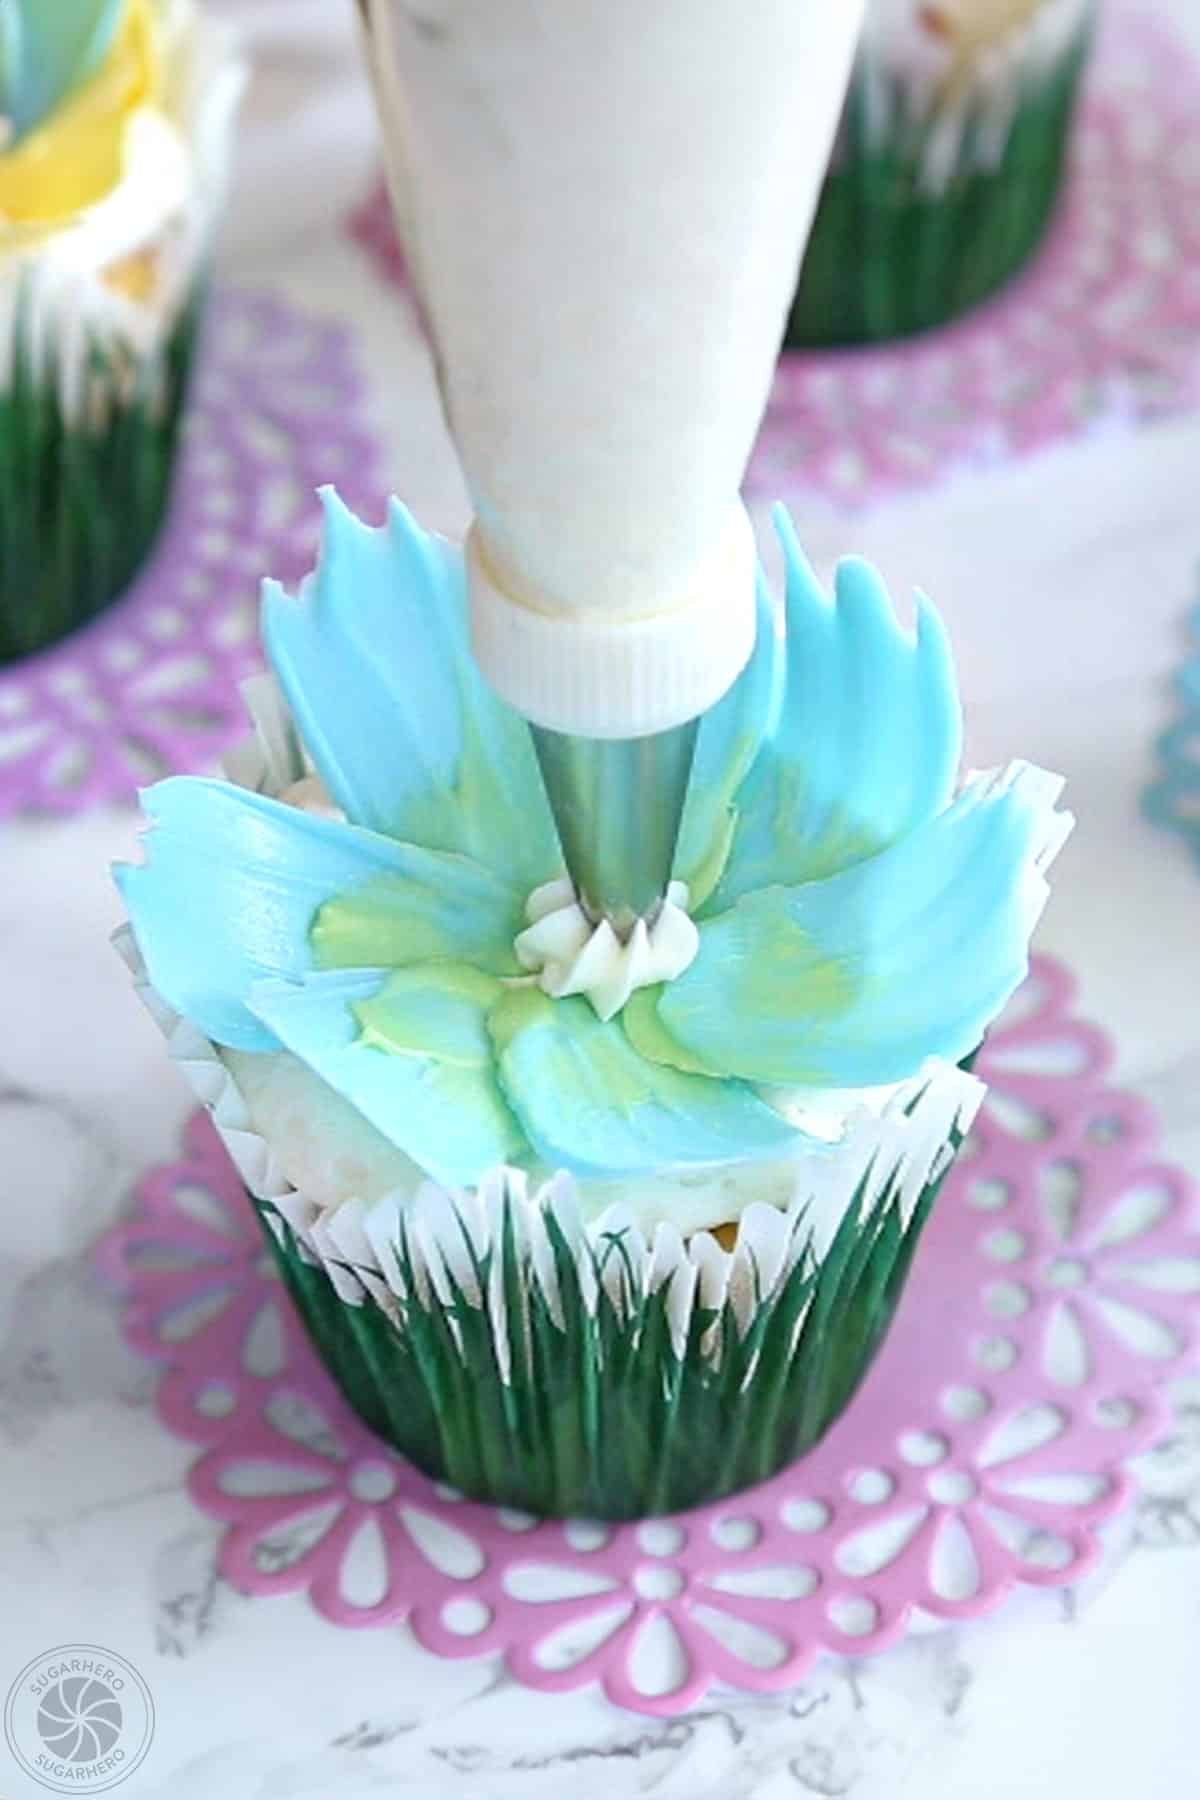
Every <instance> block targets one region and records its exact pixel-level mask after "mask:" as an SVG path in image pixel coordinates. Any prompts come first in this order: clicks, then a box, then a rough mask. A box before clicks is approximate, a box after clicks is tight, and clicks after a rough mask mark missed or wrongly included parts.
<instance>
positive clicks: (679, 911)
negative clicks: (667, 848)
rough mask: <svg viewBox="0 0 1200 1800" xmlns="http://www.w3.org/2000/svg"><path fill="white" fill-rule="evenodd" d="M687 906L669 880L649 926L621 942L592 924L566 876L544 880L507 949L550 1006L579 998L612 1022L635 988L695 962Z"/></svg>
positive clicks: (682, 888) (695, 937) (695, 940)
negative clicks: (531, 975)
mask: <svg viewBox="0 0 1200 1800" xmlns="http://www.w3.org/2000/svg"><path fill="white" fill-rule="evenodd" d="M687 902H688V891H687V887H686V885H685V883H684V882H682V881H673V882H672V883H671V885H670V887H669V888H668V889H667V897H666V899H665V900H664V901H663V904H662V907H661V909H660V911H659V914H658V917H657V918H656V919H655V921H654V923H653V925H651V926H649V927H648V928H647V925H646V921H645V919H639V920H638V922H637V924H636V925H635V926H634V928H633V930H632V932H631V933H630V935H629V938H628V940H627V941H626V942H625V943H622V942H621V939H620V938H619V937H618V936H617V934H616V932H615V931H614V930H613V928H612V926H611V925H610V924H609V922H608V920H607V919H602V920H601V921H600V923H599V924H598V925H594V924H593V923H592V921H591V920H590V919H589V918H588V916H587V914H586V913H585V912H584V910H583V908H582V906H580V904H579V901H578V900H577V899H576V897H575V889H574V887H573V886H572V885H571V883H570V882H569V881H568V880H567V879H566V878H565V877H564V878H563V879H561V880H559V881H548V882H546V883H545V885H544V886H542V887H540V888H535V889H534V891H533V893H532V894H530V896H529V899H528V901H527V902H526V905H525V916H526V918H527V919H528V920H529V929H528V930H527V931H523V932H521V934H520V936H519V937H518V938H517V940H516V942H515V944H514V945H513V948H514V949H515V951H516V953H517V960H518V962H519V963H520V964H521V967H522V968H523V969H529V970H530V971H531V972H533V973H535V974H536V975H537V978H538V985H539V986H540V988H541V989H542V991H543V993H546V994H549V995H551V996H552V997H553V998H554V999H555V1000H561V999H563V998H564V997H565V996H566V995H567V994H583V995H585V996H586V998H587V999H589V1000H590V1001H591V1003H592V1005H593V1006H594V1007H595V1009H596V1011H597V1013H598V1014H599V1015H600V1017H601V1018H602V1019H611V1018H614V1017H615V1015H616V1014H617V1013H619V1012H620V1010H621V1008H622V1007H623V1006H624V1004H625V1002H626V1001H627V1000H628V998H629V996H630V995H631V994H633V993H636V991H637V989H638V988H644V987H654V986H656V985H657V983H659V982H660V981H674V980H675V978H676V976H678V975H682V974H683V971H684V970H685V969H686V968H688V967H690V965H691V963H692V962H693V961H694V959H695V956H696V952H697V950H699V948H700V934H699V932H698V931H697V930H696V927H695V926H694V925H693V923H692V921H691V919H689V918H688V915H687V911H686V908H687Z"/></svg>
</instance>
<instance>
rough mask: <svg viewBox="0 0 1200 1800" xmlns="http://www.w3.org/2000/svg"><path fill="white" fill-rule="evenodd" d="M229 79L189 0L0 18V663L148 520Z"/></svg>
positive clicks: (177, 384) (94, 583)
mask: <svg viewBox="0 0 1200 1800" xmlns="http://www.w3.org/2000/svg"><path fill="white" fill-rule="evenodd" d="M241 83H242V71H241V67H240V64H239V63H238V61H237V59H236V57H235V56H234V54H233V50H232V43H231V39H230V37H229V35H228V34H227V32H226V31H225V30H224V29H223V28H221V27H218V26H216V25H214V24H213V23H211V22H210V21H208V20H206V19H205V18H204V17H203V16H202V15H201V14H200V13H198V12H197V11H196V10H195V9H194V8H193V7H192V5H191V4H190V0H9V4H8V5H7V6H6V8H5V12H4V16H3V19H2V20H0V117H2V118H3V120H4V121H5V127H6V136H5V141H4V144H3V147H2V148H0V661H6V660H11V659H13V658H15V657H19V656H22V655H25V654H27V653H29V652H30V651H33V650H37V649H39V648H41V647H42V646H44V645H46V644H48V643H50V642H52V641H54V640H55V639H56V638H58V637H61V636H62V635H64V634H65V633H66V632H68V631H70V630H71V629H72V628H73V627H74V626H76V625H78V624H81V623H82V622H84V621H85V620H87V619H88V618H90V617H91V616H92V615H93V614H95V613H96V612H98V611H99V610H100V609H101V608H102V607H104V606H105V605H107V603H108V602H109V601H110V600H112V599H114V598H116V596H117V595H118V594H119V593H120V592H121V591H122V590H123V589H124V588H125V586H126V585H127V583H128V582H129V580H130V579H131V577H132V576H133V575H134V574H135V573H136V571H137V569H138V567H139V565H140V564H141V562H142V560H143V559H144V557H145V555H146V553H147V551H148V550H149V548H150V546H151V544H152V542H153V540H154V536H155V534H156V532H157V530H158V527H159V525H160V523H161V521H162V517H163V513H164V510H165V506H166V502H167V497H168V493H169V487H170V478H171V471H172V465H173V460H174V455H175V450H176V444H177V437H178V428H179V421H180V413H181V408H182V405H183V400H184V396H185V392H186V385H187V376H188V371H189V368H190V365H191V360H192V353H193V348H194V344H195V340H196V333H197V327H198V322H199V315H200V311H201V305H202V299H203V288H204V273H205V264H206V258H207V251H208V247H209V243H210V240H211V235H212V228H213V223H214V219H215V216H216V213H217V210H218V207H219V203H220V200H221V196H222V193H223V189H224V184H225V177H226V164H227V152H228V145H229V137H230V129H231V123H232V117H233V112H234V110H235V107H236V102H237V98H238V95H239V93H240V89H241Z"/></svg>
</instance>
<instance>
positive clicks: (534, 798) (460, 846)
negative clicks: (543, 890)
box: [404, 693, 562, 935]
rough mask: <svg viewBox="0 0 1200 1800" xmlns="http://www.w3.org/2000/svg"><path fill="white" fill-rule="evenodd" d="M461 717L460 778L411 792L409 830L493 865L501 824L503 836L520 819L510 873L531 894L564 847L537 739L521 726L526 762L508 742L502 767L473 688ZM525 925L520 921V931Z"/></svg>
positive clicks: (422, 840) (463, 697)
mask: <svg viewBox="0 0 1200 1800" xmlns="http://www.w3.org/2000/svg"><path fill="white" fill-rule="evenodd" d="M459 718H460V721H461V726H460V728H461V732H462V746H461V749H460V751H459V755H458V763H457V767H456V769H455V772H454V779H453V783H452V784H451V785H449V786H438V787H431V788H430V789H429V790H428V791H427V792H426V793H425V794H423V795H417V794H412V795H410V796H409V797H408V799H407V800H406V803H405V808H404V835H405V837H406V838H410V839H411V840H412V842H413V843H416V844H429V845H437V846H439V847H441V848H444V849H447V850H460V851H462V852H463V853H464V854H465V855H466V856H468V857H471V858H473V859H474V860H475V861H476V862H479V863H482V864H484V865H485V866H486V865H489V864H490V865H493V866H494V865H495V862H496V850H497V836H498V832H497V827H498V826H499V827H500V834H501V837H502V839H503V837H504V836H507V835H508V833H509V828H510V826H512V825H515V824H516V823H517V822H518V821H519V825H520V829H519V830H518V831H516V832H515V833H513V835H512V836H511V837H509V841H508V842H507V843H506V845H505V850H506V857H505V871H506V873H507V874H509V875H510V876H511V877H512V879H513V881H514V883H515V885H517V886H519V887H520V888H521V889H522V899H524V895H525V894H527V893H531V892H532V891H533V889H534V888H536V887H540V886H541V885H542V883H543V882H546V881H551V880H553V878H554V877H555V876H556V875H558V874H560V873H561V870H562V851H561V850H560V848H559V844H558V835H557V833H556V831H555V829H554V822H553V819H552V817H551V813H550V803H549V801H548V800H547V799H546V796H545V792H544V790H543V788H542V785H541V775H540V774H539V772H538V767H537V761H536V758H535V756H534V753H533V744H532V742H531V741H530V740H529V738H528V735H527V733H525V731H524V727H523V726H522V728H521V730H522V736H521V738H520V739H519V740H518V742H519V743H520V755H519V760H515V759H517V749H516V745H515V744H512V743H509V744H507V745H506V746H504V756H503V766H502V761H501V759H500V758H499V757H498V756H497V746H496V745H495V744H492V745H489V744H488V743H486V742H485V741H484V738H483V736H482V734H481V733H480V730H479V727H478V725H477V724H476V722H475V714H474V711H473V707H472V704H471V696H470V695H469V694H468V693H461V694H460V697H459ZM522 765H524V766H522ZM524 922H525V921H524V919H523V918H521V919H520V921H519V923H518V925H517V930H518V931H519V930H520V929H521V926H522V925H523V924H524ZM514 935H515V933H514Z"/></svg>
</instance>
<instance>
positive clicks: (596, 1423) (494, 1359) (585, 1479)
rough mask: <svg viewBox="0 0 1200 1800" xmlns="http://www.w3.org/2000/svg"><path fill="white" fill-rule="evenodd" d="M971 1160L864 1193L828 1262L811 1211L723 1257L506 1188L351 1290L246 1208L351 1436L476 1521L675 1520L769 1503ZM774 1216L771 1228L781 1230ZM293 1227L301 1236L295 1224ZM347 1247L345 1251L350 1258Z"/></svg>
mask: <svg viewBox="0 0 1200 1800" xmlns="http://www.w3.org/2000/svg"><path fill="white" fill-rule="evenodd" d="M961 1138H962V1128H961V1127H957V1126H956V1127H955V1129H954V1130H953V1131H952V1133H951V1136H950V1137H949V1139H948V1140H946V1142H945V1144H944V1147H943V1154H942V1155H941V1156H939V1157H938V1158H937V1160H936V1162H935V1165H934V1169H933V1170H932V1171H931V1172H930V1175H929V1178H928V1179H927V1180H926V1181H924V1182H923V1183H921V1184H920V1186H919V1188H918V1189H917V1191H916V1194H915V1197H914V1195H913V1193H912V1184H911V1182H910V1181H906V1180H905V1178H904V1175H903V1173H902V1172H901V1171H899V1170H896V1171H894V1172H893V1174H892V1175H891V1176H890V1177H888V1178H884V1179H882V1180H881V1179H880V1178H879V1174H878V1171H877V1170H876V1169H870V1170H868V1171H867V1172H866V1174H864V1176H863V1177H862V1179H861V1180H860V1181H859V1183H858V1185H857V1187H856V1188H855V1190H854V1193H853V1196H852V1198H851V1201H850V1204H849V1206H848V1207H847V1208H846V1210H845V1212H844V1214H843V1215H842V1218H841V1220H840V1222H839V1224H838V1225H837V1228H836V1230H835V1232H834V1234H833V1237H832V1240H831V1241H830V1242H829V1244H828V1245H827V1246H826V1247H825V1248H824V1250H823V1251H821V1252H818V1250H817V1248H816V1244H815V1242H814V1236H813V1233H812V1230H811V1228H810V1226H809V1224H808V1220H807V1215H806V1211H805V1209H804V1207H803V1206H796V1207H794V1208H793V1209H792V1210H791V1211H790V1212H789V1213H787V1214H782V1213H778V1212H773V1209H770V1208H766V1207H757V1208H754V1209H752V1212H751V1214H748V1215H747V1216H746V1218H745V1219H744V1221H743V1224H742V1230H741V1235H740V1238H739V1242H738V1246H737V1249H736V1250H735V1251H734V1253H733V1254H732V1255H731V1254H729V1253H727V1252H725V1251H723V1250H722V1249H721V1248H720V1246H719V1245H718V1244H717V1242H716V1240H715V1239H713V1238H712V1237H710V1236H709V1235H708V1234H699V1236H698V1237H696V1238H693V1239H691V1240H689V1241H688V1242H687V1243H686V1244H685V1243H684V1242H683V1241H682V1240H680V1239H679V1238H678V1236H677V1235H675V1234H672V1233H671V1232H670V1231H669V1230H668V1231H666V1232H663V1231H662V1229H661V1228H660V1231H659V1232H658V1233H656V1236H655V1240H654V1242H653V1244H650V1245H648V1244H647V1243H646V1241H645V1238H644V1237H643V1236H642V1234H641V1233H640V1231H639V1230H638V1228H637V1226H636V1225H635V1224H634V1223H632V1222H631V1221H625V1222H623V1221H621V1220H620V1219H612V1220H606V1221H601V1224H600V1227H599V1228H598V1229H597V1230H596V1231H595V1232H594V1234H593V1233H592V1232H590V1231H584V1230H582V1229H581V1228H580V1226H579V1222H578V1217H577V1215H576V1214H575V1213H574V1210H573V1207H572V1205H571V1203H570V1201H569V1200H567V1201H566V1202H564V1201H563V1200H562V1199H561V1197H551V1198H550V1199H549V1200H548V1201H547V1200H546V1199H545V1197H542V1198H541V1199H540V1200H539V1199H529V1198H527V1197H525V1195H524V1194H522V1193H520V1192H514V1191H513V1189H512V1188H511V1187H510V1186H509V1185H507V1184H506V1182H505V1181H504V1179H503V1178H499V1177H498V1178H496V1179H494V1180H493V1181H492V1183H491V1186H490V1191H488V1192H487V1193H485V1195H484V1196H483V1198H482V1201H481V1203H480V1204H479V1205H478V1206H477V1207H476V1208H474V1209H473V1211H472V1214H471V1215H468V1213H466V1212H465V1211H463V1210H460V1203H456V1202H455V1201H454V1200H452V1199H451V1198H450V1197H449V1196H444V1195H439V1197H438V1199H437V1200H436V1202H435V1204H436V1206H437V1207H438V1209H439V1213H438V1217H437V1218H436V1220H435V1221H434V1222H433V1223H431V1221H430V1218H429V1216H428V1212H427V1211H424V1210H423V1208H422V1206H421V1205H420V1204H419V1203H418V1205H417V1206H416V1208H415V1209H413V1212H412V1214H411V1215H410V1214H409V1213H408V1212H404V1213H401V1214H400V1215H399V1218H398V1223H397V1229H396V1232H395V1236H394V1238H393V1240H392V1241H391V1242H390V1243H388V1244H381V1243H379V1241H378V1240H376V1242H375V1245H374V1249H375V1251H376V1253H377V1257H378V1261H379V1262H380V1263H382V1264H384V1265H385V1266H386V1268H387V1271H388V1273H387V1277H386V1279H382V1278H381V1276H380V1275H379V1273H377V1272H374V1273H373V1272H372V1271H370V1270H367V1269H365V1268H363V1267H362V1266H361V1265H358V1266H356V1264H355V1262H354V1260H353V1259H352V1258H351V1257H350V1256H349V1255H346V1254H344V1253H342V1251H341V1249H340V1248H339V1244H338V1239H337V1233H336V1231H335V1232H334V1233H333V1234H332V1236H330V1235H326V1236H324V1237H322V1234H321V1231H320V1229H319V1228H318V1230H317V1232H316V1234H315V1237H316V1241H317V1242H318V1243H321V1245H322V1249H321V1252H320V1253H317V1252H315V1251H314V1249H313V1247H312V1240H311V1239H310V1242H309V1243H307V1244H306V1243H305V1241H304V1236H303V1233H302V1232H301V1231H298V1230H297V1229H296V1227H295V1226H294V1225H293V1224H292V1223H291V1221H290V1219H289V1217H288V1216H287V1215H288V1213H289V1211H291V1210H292V1209H291V1208H289V1207H288V1206H287V1203H286V1202H284V1203H279V1202H277V1203H275V1204H272V1203H271V1202H266V1201H255V1202H253V1204H255V1206H256V1210H257V1212H258V1215H259V1218H260V1221H261V1222H262V1224H263V1227H264V1231H265V1235H266V1237H267V1241H268V1242H269V1244H270V1245H271V1247H272V1250H273V1253H274V1256H275V1260H276V1263H277V1265H278V1268H279V1272H280V1274H281V1276H282V1278H283V1280H284V1282H285V1284H286V1286H287V1288H288V1292H289V1293H290V1295H291V1298H292V1301H293V1303H294V1304H295V1307H296V1309H297V1311H298V1313H299V1315H300V1318H301V1320H302V1321H303V1324H304V1326H305V1328H306V1330H307V1332H308V1335H309V1336H310V1338H311V1339H312V1341H313V1344H314V1345H315V1347H316V1349H317V1351H318V1354H319V1355H320V1357H321V1359H322V1361H323V1363H324V1365H325V1367H326V1368H327V1369H328V1371H329V1373H330V1374H331V1375H332V1377H333V1379H334V1380H335V1382H336V1383H337V1385H338V1387H339V1389H340V1391H341V1392H342V1394H343V1395H344V1397H345V1398H346V1400H347V1401H348V1402H349V1404H350V1405H351V1406H352V1407H353V1408H354V1410H355V1412H356V1413H357V1414H358V1415H359V1417H360V1418H361V1419H362V1420H363V1421H364V1422H365V1423H366V1424H367V1425H368V1426H369V1427H370V1428H371V1430H373V1431H374V1432H376V1433H377V1434H378V1435H379V1436H380V1437H381V1438H383V1439H384V1440H385V1441H386V1442H387V1443H389V1444H391V1445H393V1446H394V1448H395V1449H397V1450H399V1451H401V1452H402V1453H403V1454H404V1455H405V1456H406V1457H408V1458H409V1459H410V1460H411V1461H412V1462H414V1463H415V1464H417V1466H418V1467H420V1468H421V1469H423V1470H424V1471H425V1472H426V1473H427V1474H429V1475H431V1476H434V1477H436V1478H439V1479H442V1480H445V1481H447V1482H449V1483H450V1484H451V1485H452V1486H453V1487H455V1488H457V1489H458V1490H459V1491H460V1492H462V1493H464V1494H467V1495H469V1496H470V1497H472V1498H475V1499H480V1500H488V1501H492V1502H495V1503H499V1504H503V1505H507V1506H512V1507H517V1508H521V1509H523V1510H525V1511H528V1512H531V1513H534V1514H537V1515H540V1516H551V1517H571V1516H576V1517H587V1518H601V1519H624V1518H641V1517H647V1516H651V1515H653V1514H656V1513H667V1512H677V1511H680V1510H683V1509H685V1508H687V1507H691V1506H695V1505H698V1504H700V1503H701V1502H705V1501H710V1500H716V1499H719V1498H721V1497H722V1496H723V1495H726V1494H731V1493H735V1492H737V1491H738V1490H739V1489H742V1488H746V1487H749V1486H751V1485H753V1484H754V1483H756V1482H759V1481H762V1480H765V1479H766V1478H767V1477H768V1476H770V1475H772V1474H774V1473H775V1472H776V1471H777V1470H779V1469H781V1468H783V1467H785V1466H786V1465H787V1464H788V1463H790V1462H792V1461H794V1460H795V1458H797V1457H798V1456H800V1455H802V1454H803V1452H804V1451H806V1450H807V1449H809V1448H810V1447H811V1446H812V1445H813V1444H815V1443H816V1442H817V1440H818V1439H819V1438H820V1437H821V1436H822V1435H823V1433H824V1432H825V1431H826V1430H827V1429H828V1427H829V1426H830V1425H831V1424H832V1423H833V1421H834V1420H835V1419H836V1418H837V1417H838V1415H839V1414H840V1413H841V1412H842V1410H843V1409H844V1407H845V1406H846V1404H847V1403H848V1401H849V1400H850V1398H851V1397H852V1395H853V1394H854V1392H855V1391H856V1389H857V1388H858V1386H859V1383H860V1382H861V1381H862V1379H863V1376H864V1375H865V1374H866V1372H867V1370H868V1369H869V1367H870V1365H871V1362H872V1360H873V1359H874V1356H875V1354H876V1352H877V1351H878V1349H879V1347H880V1345H881V1344H882V1342H883V1339H884V1337H885V1335H886V1333H887V1330H888V1327H889V1325H890V1324H891V1322H892V1319H893V1317H894V1314H895V1310H896V1306H897V1304H898V1302H899V1299H900V1296H901V1293H902V1292H903V1289H904V1285H905V1281H906V1279H907V1276H908V1273H909V1269H910V1267H911V1264H912V1260H913V1256H914V1254H915V1252H916V1249H917V1246H918V1244H919V1242H920V1238H921V1233H922V1231H923V1229H924V1227H925V1224H926V1222H927V1220H928V1218H929V1216H930V1212H931V1210H932V1207H933V1204H934V1201H935V1199H936V1196H937V1193H938V1190H939V1188H940V1186H941V1184H942V1181H943V1180H944V1179H945V1175H946V1173H947V1171H948V1169H949V1167H950V1166H951V1164H952V1162H953V1156H954V1152H955V1151H956V1150H957V1148H958V1145H959V1143H960V1142H961ZM772 1213H773V1216H770V1217H769V1216H767V1215H771V1214H772ZM294 1216H295V1214H294V1213H293V1217H294ZM341 1241H342V1244H345V1243H346V1238H345V1236H344V1234H343V1236H342V1240H341Z"/></svg>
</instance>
